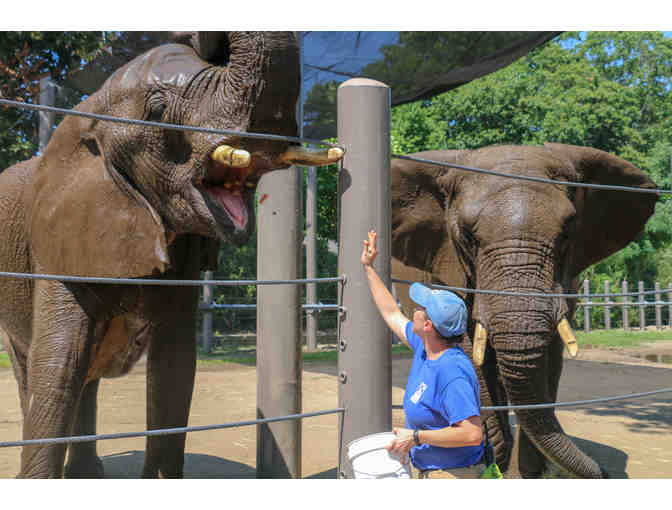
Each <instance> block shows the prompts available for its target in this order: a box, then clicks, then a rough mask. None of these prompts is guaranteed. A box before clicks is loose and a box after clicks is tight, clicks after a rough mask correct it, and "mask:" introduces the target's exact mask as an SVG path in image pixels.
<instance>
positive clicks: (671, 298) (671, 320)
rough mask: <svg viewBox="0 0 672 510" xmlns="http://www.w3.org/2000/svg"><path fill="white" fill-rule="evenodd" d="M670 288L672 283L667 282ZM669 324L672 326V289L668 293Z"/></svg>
mask: <svg viewBox="0 0 672 510" xmlns="http://www.w3.org/2000/svg"><path fill="white" fill-rule="evenodd" d="M667 288H668V289H672V283H668V284H667ZM667 302H668V303H670V304H669V305H667V326H668V327H670V328H672V291H671V292H668V293H667Z"/></svg>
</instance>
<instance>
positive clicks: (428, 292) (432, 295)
mask: <svg viewBox="0 0 672 510" xmlns="http://www.w3.org/2000/svg"><path fill="white" fill-rule="evenodd" d="M408 294H409V296H410V298H411V299H412V300H413V301H414V302H415V303H417V304H419V305H420V306H422V307H423V308H424V309H425V310H427V315H429V318H430V320H431V321H432V324H434V327H435V328H436V330H437V331H438V332H439V333H440V334H441V336H444V337H446V338H450V337H454V336H459V335H461V334H462V333H464V332H465V330H466V329H467V305H465V304H464V301H463V300H462V298H461V297H460V296H458V295H457V294H454V293H453V292H450V291H449V290H439V289H430V288H429V287H426V286H425V285H422V284H421V283H413V284H412V285H411V288H410V290H409V293H408Z"/></svg>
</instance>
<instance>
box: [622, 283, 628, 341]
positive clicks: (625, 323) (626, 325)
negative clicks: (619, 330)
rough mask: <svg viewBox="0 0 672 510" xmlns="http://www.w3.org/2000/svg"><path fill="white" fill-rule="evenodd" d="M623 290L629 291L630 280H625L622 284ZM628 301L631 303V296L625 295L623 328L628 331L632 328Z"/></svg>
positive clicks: (623, 291) (624, 291)
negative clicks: (629, 319)
mask: <svg viewBox="0 0 672 510" xmlns="http://www.w3.org/2000/svg"><path fill="white" fill-rule="evenodd" d="M621 292H622V293H623V294H625V293H626V292H628V281H627V280H623V283H622V284H621ZM628 303H630V296H623V330H625V331H627V330H628V329H630V323H629V321H628Z"/></svg>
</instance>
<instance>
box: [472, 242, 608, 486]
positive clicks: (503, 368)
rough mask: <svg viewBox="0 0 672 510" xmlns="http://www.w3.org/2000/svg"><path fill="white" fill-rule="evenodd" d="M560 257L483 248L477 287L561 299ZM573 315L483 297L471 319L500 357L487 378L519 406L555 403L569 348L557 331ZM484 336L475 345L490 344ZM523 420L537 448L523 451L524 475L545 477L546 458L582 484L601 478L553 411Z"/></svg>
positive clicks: (557, 305)
mask: <svg viewBox="0 0 672 510" xmlns="http://www.w3.org/2000/svg"><path fill="white" fill-rule="evenodd" d="M553 254H554V249H553V245H552V244H550V243H548V242H542V241H536V242H532V241H529V240H527V241H522V240H503V241H500V242H497V243H493V244H491V245H490V246H488V247H483V248H482V249H481V250H480V253H479V255H478V258H477V271H476V274H477V275H478V281H477V287H478V288H483V289H491V290H499V291H507V292H514V293H551V292H554V291H555V292H557V291H558V290H561V289H560V287H561V286H560V285H559V284H558V283H557V282H555V280H554V277H555V274H556V271H555V262H554V256H553ZM567 311H568V308H567V303H566V302H565V301H564V300H561V299H558V298H543V297H531V296H519V295H490V294H487V295H486V294H481V295H478V296H476V298H475V301H474V309H473V315H472V316H473V318H474V319H475V320H476V322H477V323H480V324H482V326H483V329H484V330H485V331H487V343H488V344H489V345H490V346H491V347H492V348H494V354H495V357H496V368H495V367H494V366H492V367H488V366H486V365H488V364H487V363H486V364H485V365H484V367H483V368H484V373H488V371H489V370H490V371H492V372H493V373H494V374H491V376H490V377H491V378H496V379H497V380H498V381H499V382H500V384H501V385H502V386H503V389H504V393H505V394H506V396H505V399H507V400H508V401H509V402H510V403H511V404H512V405H529V404H541V403H550V402H555V401H556V398H557V390H558V385H559V381H560V374H561V371H562V351H563V348H564V344H563V342H562V340H561V338H560V335H559V334H558V333H557V327H558V324H559V323H560V322H561V321H562V319H563V318H564V316H565V315H566V313H567ZM479 329H480V328H478V327H477V328H476V330H477V331H475V334H474V337H478V336H479V334H480V335H481V336H483V332H480V331H478V330H479ZM474 354H477V349H474ZM489 386H495V387H496V386H497V385H496V384H490V385H489ZM516 417H517V419H518V424H519V426H520V428H521V430H522V433H523V434H524V435H525V436H526V438H524V439H529V441H530V443H531V444H532V445H534V447H533V448H531V451H530V450H528V449H527V448H525V450H526V451H525V452H523V449H522V448H521V457H520V458H519V468H520V471H521V474H523V475H524V476H539V475H540V474H541V470H542V469H543V458H542V457H541V455H543V456H544V457H546V458H547V459H549V460H550V461H552V462H553V463H555V464H557V465H558V466H560V467H561V468H563V469H565V470H567V471H568V472H570V473H572V474H574V475H576V476H580V477H585V478H599V477H600V476H601V470H600V467H599V466H598V465H597V463H595V462H594V461H593V460H591V459H590V458H589V457H587V456H586V455H585V454H584V453H582V452H581V451H580V450H579V449H578V448H577V447H576V446H575V445H574V444H573V443H572V442H571V440H570V439H569V438H568V437H567V436H566V435H565V434H564V432H563V430H562V427H561V426H560V424H559V422H558V420H557V419H556V417H555V411H554V410H553V409H542V410H523V411H516ZM535 448H536V450H538V451H537V452H535V451H534V449H535Z"/></svg>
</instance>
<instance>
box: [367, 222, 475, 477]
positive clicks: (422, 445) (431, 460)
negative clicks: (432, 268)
mask: <svg viewBox="0 0 672 510" xmlns="http://www.w3.org/2000/svg"><path fill="white" fill-rule="evenodd" d="M377 255H378V250H377V248H376V232H375V231H373V230H371V231H369V234H368V240H365V241H364V249H363V251H362V258H361V261H362V265H363V266H364V271H365V273H366V276H367V280H368V284H369V289H370V290H371V295H372V297H373V300H374V302H375V303H376V306H377V307H378V311H379V312H380V314H381V316H382V317H383V319H384V320H385V323H386V324H387V325H388V327H389V328H390V329H391V330H392V332H393V333H394V334H395V335H397V337H399V339H400V340H401V341H403V342H404V343H405V344H406V345H407V346H408V347H409V348H410V349H411V350H412V351H413V363H412V366H411V371H410V374H409V376H408V382H407V385H406V393H405V395H404V412H405V413H406V427H407V428H395V429H394V433H395V435H396V438H395V440H394V441H393V442H392V443H391V444H390V445H389V446H388V447H387V449H388V450H389V451H390V452H392V453H395V454H398V455H400V456H401V458H402V460H403V462H404V463H405V462H408V459H409V458H410V460H411V462H412V464H413V466H414V467H415V468H416V469H417V470H418V471H419V477H420V478H478V477H479V476H480V474H481V473H482V471H483V469H484V467H485V466H483V465H482V464H480V463H481V461H482V458H483V452H484V446H483V444H482V441H483V429H482V424H481V418H480V396H479V395H480V390H479V384H478V379H477V377H476V373H475V371H474V367H473V365H472V363H471V360H470V359H469V357H468V356H467V355H466V354H465V353H464V351H463V350H462V348H461V347H460V346H459V343H460V342H461V340H462V334H463V333H464V331H465V329H466V322H467V310H466V306H465V304H464V301H462V299H461V298H460V297H459V296H457V295H456V294H453V293H452V292H449V291H446V290H433V289H430V288H428V287H426V286H424V285H422V284H419V283H414V284H412V285H411V288H410V291H409V295H410V298H411V300H413V302H414V303H416V304H417V305H418V307H417V308H416V309H415V311H414V312H413V320H412V321H410V320H409V319H408V318H407V317H406V316H404V314H403V313H402V312H401V310H399V307H398V306H397V302H396V300H395V299H394V297H393V296H392V294H391V293H390V292H389V291H388V290H387V288H386V287H385V285H384V284H383V282H382V280H381V279H380V277H379V276H378V274H377V273H376V271H375V270H374V269H373V261H374V260H375V258H376V256H377Z"/></svg>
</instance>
